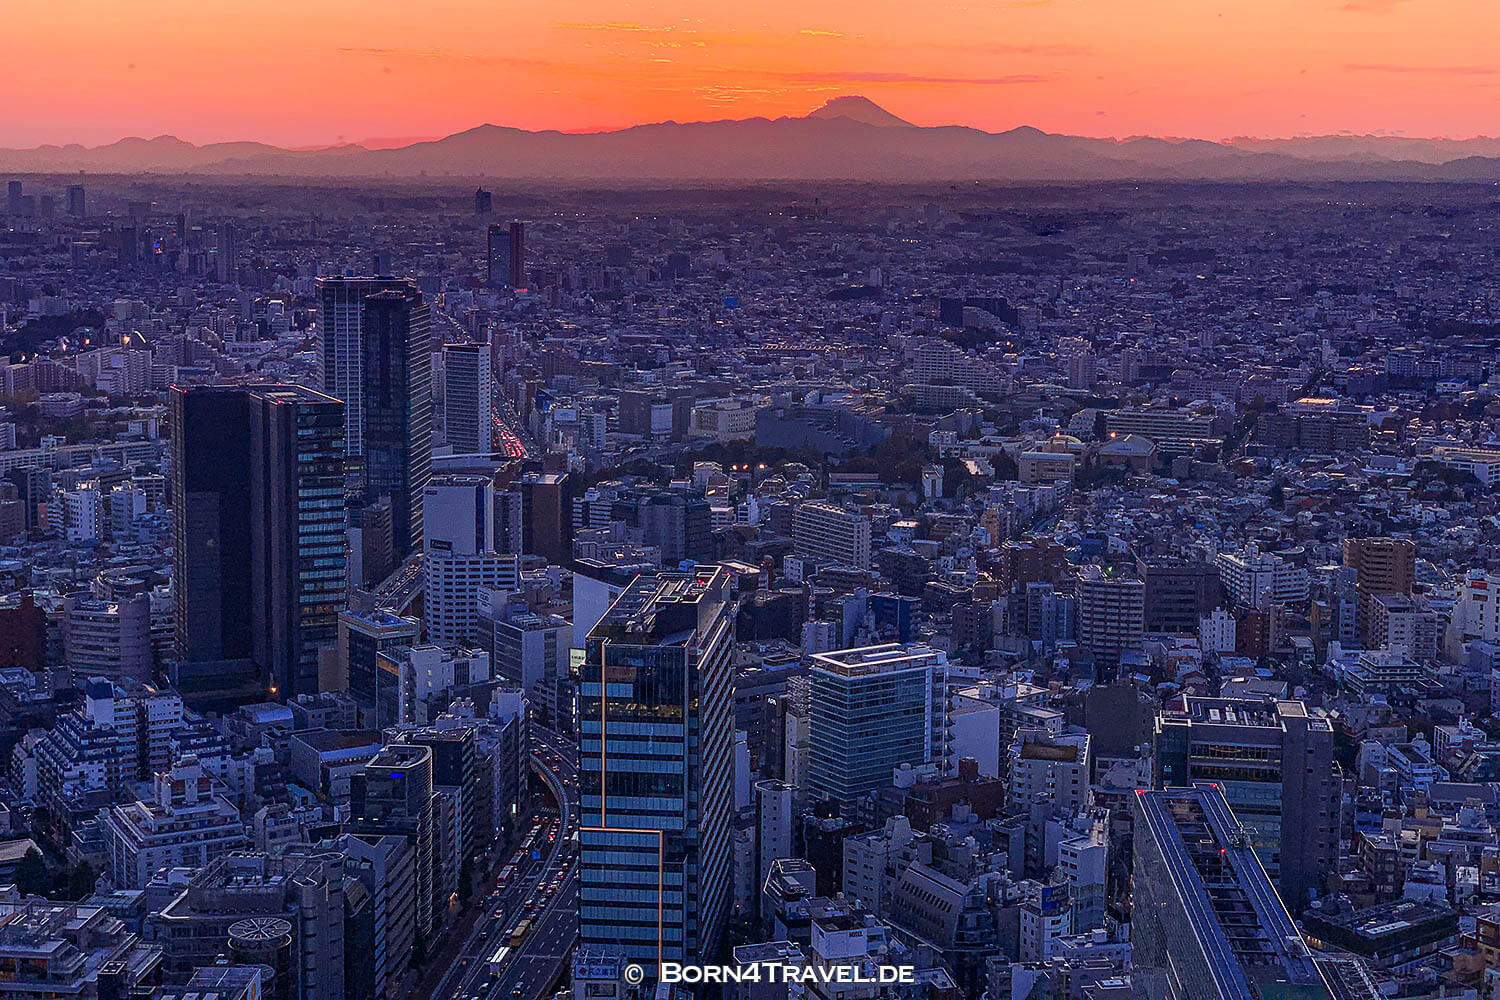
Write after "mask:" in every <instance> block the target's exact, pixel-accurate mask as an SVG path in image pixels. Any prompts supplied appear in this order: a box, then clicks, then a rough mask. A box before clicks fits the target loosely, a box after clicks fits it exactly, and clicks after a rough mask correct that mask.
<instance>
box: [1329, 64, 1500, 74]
mask: <svg viewBox="0 0 1500 1000" xmlns="http://www.w3.org/2000/svg"><path fill="white" fill-rule="evenodd" d="M1344 68H1345V69H1347V70H1349V71H1351V72H1354V73H1405V74H1411V75H1422V76H1497V75H1500V67H1495V66H1400V65H1394V64H1388V63H1355V64H1352V65H1349V66H1345V67H1344Z"/></svg>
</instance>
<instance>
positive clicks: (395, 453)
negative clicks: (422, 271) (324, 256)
mask: <svg viewBox="0 0 1500 1000" xmlns="http://www.w3.org/2000/svg"><path fill="white" fill-rule="evenodd" d="M360 322H361V331H360V339H361V343H362V352H363V358H362V360H361V368H362V370H363V382H364V385H363V394H364V421H365V428H364V441H365V446H364V486H363V492H364V499H365V501H366V503H373V502H375V501H377V500H379V499H380V498H381V497H383V496H385V497H390V501H391V522H392V537H393V539H394V548H395V556H396V558H397V559H398V560H400V559H402V558H405V556H406V554H407V553H408V552H410V551H411V550H412V549H413V548H414V547H416V546H419V545H421V543H422V491H423V490H424V489H426V488H427V480H428V479H429V478H431V475H432V332H431V327H430V325H429V323H430V321H429V316H428V306H427V303H426V302H424V301H423V300H422V293H421V292H418V291H417V290H416V289H415V288H414V287H410V286H408V287H405V288H400V289H395V288H392V289H387V290H385V291H380V292H375V293H374V294H372V295H369V296H368V297H366V299H365V302H364V309H363V315H362V317H361V321H360Z"/></svg>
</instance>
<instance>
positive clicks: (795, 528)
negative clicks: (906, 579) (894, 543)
mask: <svg viewBox="0 0 1500 1000" xmlns="http://www.w3.org/2000/svg"><path fill="white" fill-rule="evenodd" d="M792 545H793V548H794V550H795V551H796V553H797V554H798V555H799V556H818V557H820V558H823V559H827V560H829V561H830V562H833V563H835V564H836V565H839V566H849V567H852V568H854V569H869V568H870V519H869V518H868V517H866V516H865V515H864V514H861V513H859V512H858V511H850V510H845V509H844V508H842V507H839V506H836V505H834V504H831V503H824V502H821V501H818V502H813V503H805V504H801V505H800V506H798V507H797V509H796V510H795V511H793V512H792Z"/></svg>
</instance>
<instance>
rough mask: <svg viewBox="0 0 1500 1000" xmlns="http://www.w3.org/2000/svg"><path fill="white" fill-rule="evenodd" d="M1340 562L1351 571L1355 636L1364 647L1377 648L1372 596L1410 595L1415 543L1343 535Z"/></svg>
mask: <svg viewBox="0 0 1500 1000" xmlns="http://www.w3.org/2000/svg"><path fill="white" fill-rule="evenodd" d="M1344 565H1345V566H1348V567H1349V568H1351V569H1353V570H1354V574H1355V580H1354V589H1355V592H1356V594H1357V595H1358V601H1359V605H1358V629H1359V640H1360V642H1361V643H1363V645H1364V647H1365V648H1366V649H1372V648H1377V647H1378V645H1379V643H1378V642H1377V641H1376V636H1375V635H1374V628H1373V620H1374V618H1375V615H1376V613H1377V609H1376V607H1375V604H1376V598H1378V597H1380V596H1382V595H1387V594H1394V595H1397V596H1400V597H1410V596H1411V593H1412V585H1413V583H1414V582H1415V578H1416V566H1417V547H1416V545H1415V544H1413V543H1412V541H1411V540H1410V539H1406V538H1346V539H1344Z"/></svg>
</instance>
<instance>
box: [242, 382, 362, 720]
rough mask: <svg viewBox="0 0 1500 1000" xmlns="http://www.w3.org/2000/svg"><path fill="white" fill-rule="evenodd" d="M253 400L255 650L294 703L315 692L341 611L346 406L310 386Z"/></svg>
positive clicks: (274, 690)
mask: <svg viewBox="0 0 1500 1000" xmlns="http://www.w3.org/2000/svg"><path fill="white" fill-rule="evenodd" d="M250 404H251V405H250V417H251V427H250V446H251V447H250V452H251V459H252V463H253V464H252V469H251V475H250V535H251V539H252V540H253V541H254V543H255V544H254V545H252V547H251V550H250V556H251V559H250V571H251V574H252V579H251V603H250V611H251V627H252V635H253V637H254V640H255V643H254V646H253V654H252V655H253V656H254V659H255V661H256V663H257V664H259V665H260V666H261V668H262V669H263V671H264V672H265V673H266V674H268V675H269V677H270V681H271V694H272V695H275V696H278V697H281V698H287V699H290V698H295V697H296V696H297V695H299V694H313V693H316V692H317V690H318V655H319V651H320V650H321V649H323V648H324V647H326V646H331V645H332V644H333V641H334V637H335V635H336V634H337V632H338V616H339V612H340V611H342V610H343V608H344V600H345V572H346V566H345V551H344V527H345V525H344V449H343V443H344V442H343V432H344V405H343V404H342V403H341V402H339V401H338V400H336V399H333V398H331V397H329V396H325V395H324V394H323V393H320V392H317V391H316V390H313V389H308V388H305V387H303V386H266V387H262V388H259V389H257V390H256V391H255V392H254V393H253V394H252V395H251V397H250Z"/></svg>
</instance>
